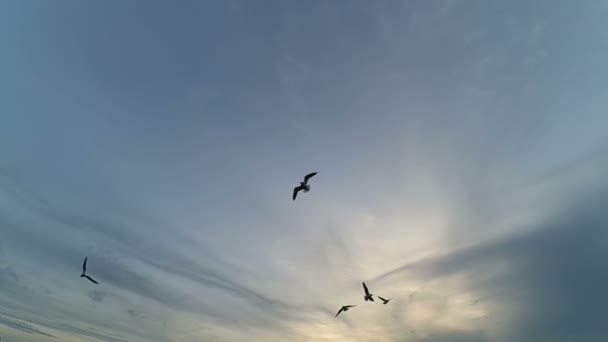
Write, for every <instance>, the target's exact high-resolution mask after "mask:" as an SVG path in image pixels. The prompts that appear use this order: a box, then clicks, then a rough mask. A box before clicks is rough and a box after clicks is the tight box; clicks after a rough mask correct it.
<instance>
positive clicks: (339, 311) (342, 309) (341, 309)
mask: <svg viewBox="0 0 608 342" xmlns="http://www.w3.org/2000/svg"><path fill="white" fill-rule="evenodd" d="M342 311H344V308H340V310H338V313H337V314H336V315H335V316H334V318H336V317H338V315H339V314H340V313H341V312H342Z"/></svg>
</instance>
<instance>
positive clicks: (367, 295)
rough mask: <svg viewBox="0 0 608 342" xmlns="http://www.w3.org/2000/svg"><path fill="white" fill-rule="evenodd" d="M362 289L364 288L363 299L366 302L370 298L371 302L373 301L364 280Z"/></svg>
mask: <svg viewBox="0 0 608 342" xmlns="http://www.w3.org/2000/svg"><path fill="white" fill-rule="evenodd" d="M363 290H365V296H364V297H363V299H365V301H366V302H367V301H368V300H371V301H372V302H373V301H374V297H372V296H373V294H372V293H369V290H368V289H367V286H366V285H365V282H363Z"/></svg>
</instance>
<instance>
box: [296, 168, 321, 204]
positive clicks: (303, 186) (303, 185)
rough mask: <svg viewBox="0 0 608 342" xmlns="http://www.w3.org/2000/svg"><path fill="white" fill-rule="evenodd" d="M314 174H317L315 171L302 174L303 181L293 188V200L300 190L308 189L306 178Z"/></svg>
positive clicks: (305, 190)
mask: <svg viewBox="0 0 608 342" xmlns="http://www.w3.org/2000/svg"><path fill="white" fill-rule="evenodd" d="M316 174H317V173H316V172H313V173H309V174H307V175H306V176H304V181H303V182H300V185H298V186H296V187H295V188H293V200H294V201H295V200H296V196H298V192H300V191H301V190H304V192H309V191H310V185H309V184H308V180H309V179H310V178H312V176H314V175H316Z"/></svg>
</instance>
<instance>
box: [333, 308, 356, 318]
mask: <svg viewBox="0 0 608 342" xmlns="http://www.w3.org/2000/svg"><path fill="white" fill-rule="evenodd" d="M355 306H356V305H344V306H343V307H341V308H340V310H339V311H338V313H337V314H336V315H335V316H334V318H336V317H338V315H339V314H340V313H341V312H342V311H344V312H346V311H348V309H350V308H354V307H355Z"/></svg>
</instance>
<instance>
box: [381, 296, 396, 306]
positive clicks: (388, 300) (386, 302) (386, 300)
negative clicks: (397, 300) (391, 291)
mask: <svg viewBox="0 0 608 342" xmlns="http://www.w3.org/2000/svg"><path fill="white" fill-rule="evenodd" d="M378 298H380V300H381V301H382V302H383V303H382V304H384V305H386V304H388V302H390V301H391V299H393V298H389V299H384V298H382V297H380V296H378Z"/></svg>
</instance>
